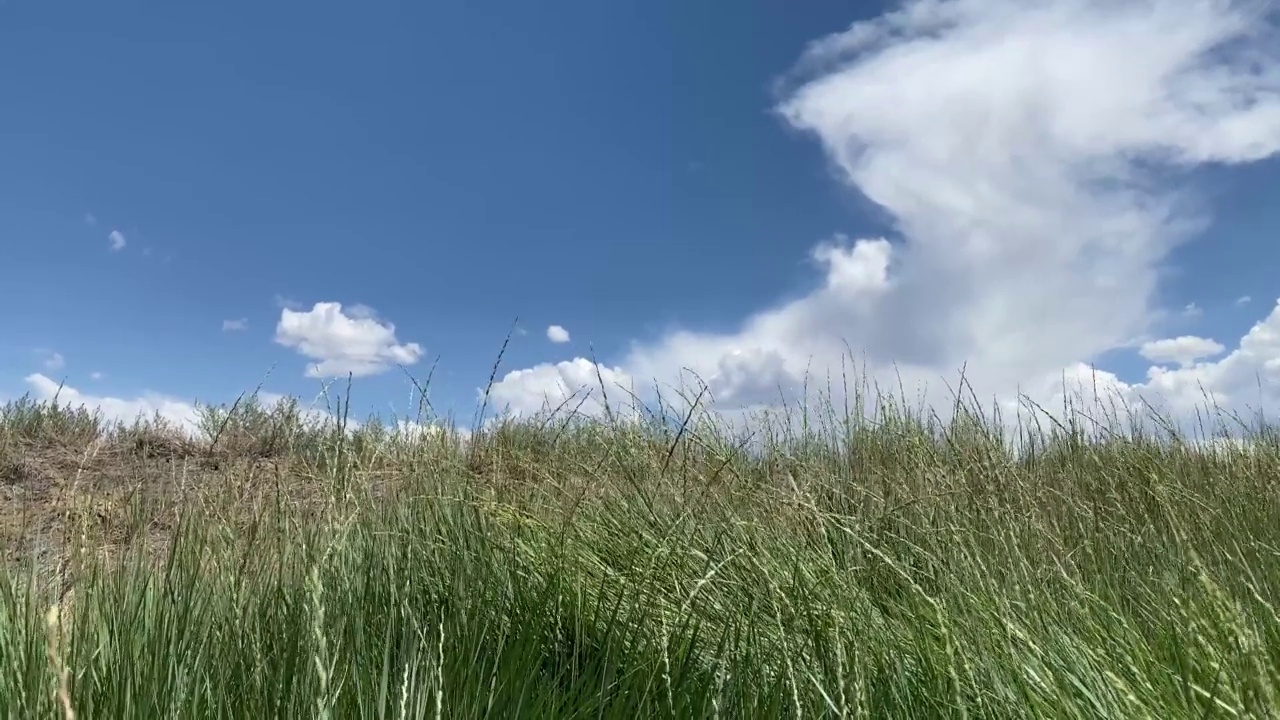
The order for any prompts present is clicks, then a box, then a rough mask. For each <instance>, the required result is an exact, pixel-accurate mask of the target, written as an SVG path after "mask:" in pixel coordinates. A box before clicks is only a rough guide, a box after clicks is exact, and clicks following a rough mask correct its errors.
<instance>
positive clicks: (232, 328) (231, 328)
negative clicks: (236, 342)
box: [222, 318, 249, 332]
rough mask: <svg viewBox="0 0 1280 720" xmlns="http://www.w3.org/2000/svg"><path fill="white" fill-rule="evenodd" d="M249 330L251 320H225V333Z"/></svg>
mask: <svg viewBox="0 0 1280 720" xmlns="http://www.w3.org/2000/svg"><path fill="white" fill-rule="evenodd" d="M248 329H249V318H238V319H236V320H223V321H222V330H223V332H237V331H240V330H248Z"/></svg>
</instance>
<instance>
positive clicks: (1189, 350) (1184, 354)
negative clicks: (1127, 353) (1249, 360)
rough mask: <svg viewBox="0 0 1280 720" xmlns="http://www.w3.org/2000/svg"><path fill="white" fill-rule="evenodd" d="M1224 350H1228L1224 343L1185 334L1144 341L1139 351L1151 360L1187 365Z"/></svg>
mask: <svg viewBox="0 0 1280 720" xmlns="http://www.w3.org/2000/svg"><path fill="white" fill-rule="evenodd" d="M1223 350H1226V347H1224V346H1223V345H1222V343H1219V342H1216V341H1214V340H1211V339H1209V338H1202V337H1196V336H1194V335H1183V336H1181V337H1176V338H1167V339H1165V340H1154V341H1152V342H1147V343H1143V344H1142V347H1141V348H1139V349H1138V353H1139V354H1140V355H1142V357H1144V358H1146V359H1148V360H1150V361H1151V362H1155V363H1166V362H1175V363H1177V364H1179V365H1184V366H1185V365H1190V364H1192V363H1193V362H1195V361H1196V360H1200V359H1202V358H1207V357H1213V356H1214V355H1217V354H1219V353H1221V352H1222V351H1223Z"/></svg>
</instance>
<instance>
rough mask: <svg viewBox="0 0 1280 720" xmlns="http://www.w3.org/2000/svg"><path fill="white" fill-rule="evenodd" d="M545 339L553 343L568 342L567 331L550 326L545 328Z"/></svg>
mask: <svg viewBox="0 0 1280 720" xmlns="http://www.w3.org/2000/svg"><path fill="white" fill-rule="evenodd" d="M547 339H548V340H550V341H551V342H553V343H567V342H569V331H568V330H565V329H564V328H562V327H560V326H559V325H552V326H550V327H548V328H547Z"/></svg>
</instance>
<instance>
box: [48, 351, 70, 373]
mask: <svg viewBox="0 0 1280 720" xmlns="http://www.w3.org/2000/svg"><path fill="white" fill-rule="evenodd" d="M66 366H67V361H66V358H64V357H62V353H57V352H50V353H49V354H48V355H47V356H46V357H45V359H44V368H45V369H46V370H50V371H57V370H61V369H62V368H64V367H66Z"/></svg>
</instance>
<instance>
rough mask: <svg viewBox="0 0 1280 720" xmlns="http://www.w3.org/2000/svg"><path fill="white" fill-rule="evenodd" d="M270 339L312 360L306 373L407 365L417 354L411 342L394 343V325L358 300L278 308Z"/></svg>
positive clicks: (324, 374)
mask: <svg viewBox="0 0 1280 720" xmlns="http://www.w3.org/2000/svg"><path fill="white" fill-rule="evenodd" d="M275 341H276V342H277V343H279V344H281V345H283V346H285V347H288V348H292V349H293V350H296V351H297V352H298V353H300V354H302V355H304V356H306V357H308V358H311V359H312V360H315V361H316V362H315V363H313V364H311V365H309V366H308V367H307V371H306V374H307V376H308V377H338V376H342V375H346V374H348V373H351V374H352V375H353V376H355V377H360V376H364V375H376V374H378V373H381V372H385V371H386V370H388V369H390V368H391V367H393V366H395V365H412V364H414V363H416V362H418V360H419V359H421V357H422V347H421V346H419V345H418V344H417V343H412V342H411V343H403V344H402V343H400V341H399V340H397V339H396V328H395V325H393V324H391V323H389V322H383V321H381V320H379V319H378V318H377V316H376V314H375V313H374V311H373V310H372V308H369V307H367V306H364V305H353V306H352V307H351V308H350V309H348V310H347V311H344V310H343V307H342V304H341V303H337V302H318V303H316V304H315V305H314V306H313V307H312V308H311V309H310V310H307V311H296V310H290V309H288V308H284V309H282V310H281V311H280V322H279V323H278V324H277V325H276V335H275Z"/></svg>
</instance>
